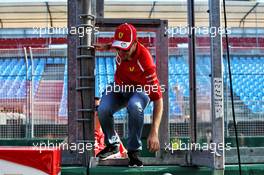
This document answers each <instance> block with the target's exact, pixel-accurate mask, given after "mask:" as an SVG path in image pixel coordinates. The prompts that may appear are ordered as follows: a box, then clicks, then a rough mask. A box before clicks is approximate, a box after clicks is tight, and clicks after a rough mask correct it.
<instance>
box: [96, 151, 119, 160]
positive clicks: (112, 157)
mask: <svg viewBox="0 0 264 175" xmlns="http://www.w3.org/2000/svg"><path fill="white" fill-rule="evenodd" d="M120 157H121V155H120V153H119V152H118V153H115V154H111V155H109V156H107V157H105V158H101V157H99V159H100V160H108V159H118V158H120Z"/></svg>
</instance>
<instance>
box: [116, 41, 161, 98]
mask: <svg viewBox="0 0 264 175" xmlns="http://www.w3.org/2000/svg"><path fill="white" fill-rule="evenodd" d="M115 83H116V84H118V85H134V86H142V87H146V88H145V89H144V90H147V94H148V96H149V98H150V99H151V100H152V101H155V100H158V99H160V98H162V92H161V87H160V84H159V80H158V78H157V73H156V66H155V64H154V62H153V59H152V56H151V54H150V52H149V51H148V49H147V48H145V47H144V46H143V45H142V44H140V43H139V42H137V48H136V51H135V53H134V54H133V55H132V59H131V60H129V61H122V59H121V58H120V56H119V55H117V57H116V72H115ZM145 92H146V91H145Z"/></svg>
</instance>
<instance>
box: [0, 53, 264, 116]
mask: <svg viewBox="0 0 264 175" xmlns="http://www.w3.org/2000/svg"><path fill="white" fill-rule="evenodd" d="M113 58H114V57H113V56H100V57H97V59H96V92H95V93H96V94H95V95H96V96H99V97H100V96H101V94H102V92H103V90H104V89H105V87H106V85H107V84H109V83H111V82H112V81H113V79H114V76H113V75H114V71H115V60H114V59H113ZM187 60H188V59H187V58H186V57H185V56H179V55H171V56H170V57H169V65H168V66H169V67H168V68H169V102H170V107H169V109H170V111H169V112H170V115H175V116H177V115H182V114H183V110H184V109H183V108H182V107H181V104H180V100H183V99H184V98H188V97H189V91H188V89H189V85H188V84H189V75H188V74H189V69H188V61H187ZM226 63H227V61H226V60H224V65H225V74H224V80H225V81H224V82H225V85H227V86H228V82H229V77H228V76H227V71H226V70H227V66H226ZM52 64H54V65H57V64H60V65H63V78H62V80H63V81H61V83H60V82H55V84H56V83H57V85H56V87H58V88H57V90H56V92H55V91H54V93H58V94H59V93H60V92H59V91H61V94H60V95H57V96H52V97H48V96H47V97H46V98H50V99H53V100H55V101H56V100H57V101H58V103H59V106H58V111H57V112H58V116H60V117H67V62H66V61H65V59H62V58H37V59H35V61H34V64H33V65H34V74H33V83H34V86H33V87H34V97H35V99H36V101H37V99H38V97H39V96H41V97H42V96H46V95H43V93H42V95H41V93H40V92H39V91H40V89H41V87H44V89H45V87H48V86H49V85H50V84H49V85H47V84H46V85H45V84H43V82H42V83H41V80H42V79H43V74H44V72H45V69H46V67H47V65H52ZM231 68H232V77H233V89H234V94H235V96H236V97H238V99H239V100H241V101H242V102H243V105H244V107H246V108H248V109H249V110H250V111H251V112H252V113H263V112H264V57H263V56H238V55H237V56H232V62H231ZM31 69H32V64H31V63H29V65H28V68H27V67H26V64H25V61H24V60H23V59H17V58H12V59H11V58H6V59H0V83H1V86H0V100H1V99H2V100H4V99H23V98H25V97H26V93H27V92H26V86H27V82H30V81H26V74H27V75H28V80H31V79H32V76H31ZM210 69H211V68H210V59H209V56H208V55H198V56H197V70H196V71H197V79H196V80H197V96H203V97H208V99H209V98H210V95H211V94H210V87H211V80H210V72H211V71H210ZM62 82H64V83H63V85H62ZM49 83H50V82H49ZM28 85H30V83H28ZM52 86H53V85H52ZM41 91H42V90H41ZM43 92H44V90H43ZM44 94H45V93H44ZM151 105H152V104H151ZM151 111H152V108H151V106H149V107H148V108H147V109H146V111H145V113H146V114H147V115H151V113H152V112H151ZM124 114H125V110H123V111H121V112H118V113H117V114H116V116H117V118H120V119H121V118H122V117H121V116H123V115H124Z"/></svg>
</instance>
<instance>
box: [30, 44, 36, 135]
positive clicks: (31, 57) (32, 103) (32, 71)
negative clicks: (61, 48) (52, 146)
mask: <svg viewBox="0 0 264 175" xmlns="http://www.w3.org/2000/svg"><path fill="white" fill-rule="evenodd" d="M29 54H30V60H31V89H30V109H31V111H30V113H31V115H30V116H31V117H30V118H31V129H32V131H31V138H34V112H33V111H34V100H33V99H34V90H35V88H34V69H35V67H34V60H33V54H32V48H31V47H29Z"/></svg>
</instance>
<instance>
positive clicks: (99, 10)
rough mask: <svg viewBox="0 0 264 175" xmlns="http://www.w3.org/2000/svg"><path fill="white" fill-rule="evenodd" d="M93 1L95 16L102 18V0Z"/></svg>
mask: <svg viewBox="0 0 264 175" xmlns="http://www.w3.org/2000/svg"><path fill="white" fill-rule="evenodd" d="M94 1H96V18H103V17H104V0H94ZM94 4H95V3H94Z"/></svg>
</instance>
